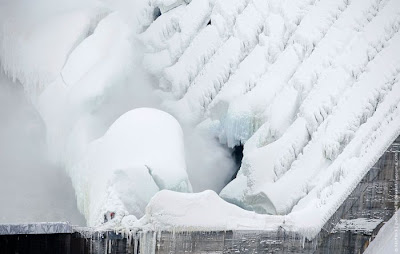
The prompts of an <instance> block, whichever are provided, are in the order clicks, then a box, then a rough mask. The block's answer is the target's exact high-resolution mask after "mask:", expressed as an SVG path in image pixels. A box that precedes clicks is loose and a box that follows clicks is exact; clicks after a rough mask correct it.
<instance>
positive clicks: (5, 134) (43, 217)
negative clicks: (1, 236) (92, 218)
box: [0, 72, 85, 225]
mask: <svg viewBox="0 0 400 254" xmlns="http://www.w3.org/2000/svg"><path fill="white" fill-rule="evenodd" d="M0 123H1V124H0V208H1V209H0V223H28V222H43V221H69V222H71V223H73V224H77V225H85V220H84V218H83V216H82V215H81V214H80V213H79V211H78V209H77V207H76V199H75V193H74V190H73V188H72V184H71V181H70V180H69V178H68V176H67V175H66V173H65V172H64V170H62V169H61V168H59V167H56V166H54V165H52V164H51V163H50V162H49V161H48V160H47V158H46V153H45V126H44V124H43V122H42V121H41V119H40V116H39V114H38V113H37V112H36V111H35V109H34V107H33V106H32V104H31V103H30V102H29V100H27V98H26V96H25V94H24V91H23V89H22V86H21V84H18V83H14V82H12V81H10V80H9V79H8V78H6V77H5V75H4V73H3V72H0Z"/></svg>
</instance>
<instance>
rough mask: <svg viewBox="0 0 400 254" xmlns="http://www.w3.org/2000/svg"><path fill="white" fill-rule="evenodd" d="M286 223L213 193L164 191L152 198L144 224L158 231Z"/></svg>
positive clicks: (265, 226) (263, 227)
mask: <svg viewBox="0 0 400 254" xmlns="http://www.w3.org/2000/svg"><path fill="white" fill-rule="evenodd" d="M283 220H284V219H283V217H281V218H277V217H273V216H265V215H260V214H256V213H254V212H250V211H246V210H243V209H241V208H239V207H237V206H235V205H232V204H230V203H228V202H226V201H224V200H222V199H221V198H220V197H219V196H218V195H217V194H216V193H215V192H213V191H204V192H201V193H193V194H186V193H177V192H172V191H166V190H164V191H160V192H158V193H157V194H156V195H155V196H154V197H153V198H152V199H151V201H150V203H149V205H148V206H147V208H146V215H145V216H144V217H143V219H142V220H141V223H142V224H143V225H148V223H151V224H150V225H149V226H151V227H153V228H154V229H160V228H162V229H180V230H192V229H193V230H194V229H196V230H207V231H208V230H247V229H252V230H254V229H259V230H277V229H278V227H279V226H280V225H281V224H282V223H283Z"/></svg>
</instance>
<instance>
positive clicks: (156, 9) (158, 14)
mask: <svg viewBox="0 0 400 254" xmlns="http://www.w3.org/2000/svg"><path fill="white" fill-rule="evenodd" d="M160 16H161V10H160V8H158V7H156V8H155V9H154V11H153V19H154V20H156V19H157V18H158V17H160Z"/></svg>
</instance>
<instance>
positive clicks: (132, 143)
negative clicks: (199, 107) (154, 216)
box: [69, 108, 192, 226]
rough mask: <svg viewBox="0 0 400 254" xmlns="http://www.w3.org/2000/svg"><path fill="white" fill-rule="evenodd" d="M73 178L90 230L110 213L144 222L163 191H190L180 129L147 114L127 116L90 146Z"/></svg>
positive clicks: (158, 115)
mask: <svg viewBox="0 0 400 254" xmlns="http://www.w3.org/2000/svg"><path fill="white" fill-rule="evenodd" d="M160 126H162V128H160ZM69 174H70V175H71V177H72V183H73V185H74V187H75V189H76V190H77V200H78V207H79V209H80V210H81V211H82V213H83V214H84V215H85V217H86V219H87V221H88V224H89V225H90V226H97V225H100V224H102V223H104V214H107V213H111V212H114V213H116V215H115V216H117V217H122V216H125V215H128V214H132V215H135V216H136V217H139V218H140V217H141V216H143V214H144V209H145V207H146V205H147V203H148V201H149V200H150V198H151V197H152V196H153V195H154V194H155V193H156V192H157V191H159V190H162V189H169V190H175V191H180V192H191V190H192V188H191V185H190V183H189V180H188V176H187V174H186V164H185V158H184V147H183V133H182V130H181V127H180V125H179V123H178V122H177V121H176V120H175V119H174V118H173V117H172V116H171V115H169V114H167V113H165V112H162V111H160V110H156V109H149V108H140V109H135V110H132V111H129V112H127V113H125V114H124V115H122V116H121V117H120V118H119V119H117V120H116V121H115V122H114V123H113V125H112V126H111V127H110V128H109V129H108V131H107V132H106V134H105V135H104V136H103V137H101V138H100V139H97V140H95V141H93V142H91V143H90V144H89V147H88V149H87V152H86V153H85V155H84V156H83V158H82V159H81V160H80V161H79V162H78V163H76V164H75V165H74V166H72V167H71V168H70V169H69Z"/></svg>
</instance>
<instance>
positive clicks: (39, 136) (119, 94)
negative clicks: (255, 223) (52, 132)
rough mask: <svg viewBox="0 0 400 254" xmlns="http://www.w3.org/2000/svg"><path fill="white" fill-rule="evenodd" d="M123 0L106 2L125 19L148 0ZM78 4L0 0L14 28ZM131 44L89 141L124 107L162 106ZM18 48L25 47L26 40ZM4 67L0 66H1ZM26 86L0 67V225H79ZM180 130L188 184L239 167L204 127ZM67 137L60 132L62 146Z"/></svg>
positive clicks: (214, 181) (217, 186) (212, 180)
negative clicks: (128, 61)
mask: <svg viewBox="0 0 400 254" xmlns="http://www.w3.org/2000/svg"><path fill="white" fill-rule="evenodd" d="M86 2H89V1H86ZM111 2H112V1H111ZM111 2H109V3H111ZM126 2H127V1H115V2H113V5H109V7H110V8H111V9H113V10H117V11H121V13H122V14H123V16H124V17H125V18H126V19H127V20H126V22H127V23H128V24H133V23H134V20H135V16H134V15H129V10H132V11H133V13H134V10H136V9H138V8H137V7H138V6H139V5H143V4H144V3H145V2H146V1H144V0H143V1H139V0H137V1H132V2H130V4H129V5H126V4H125V3H126ZM61 3H62V4H61ZM78 3H80V1H72V2H69V3H68V4H66V1H49V0H47V1H44V0H40V1H34V3H33V2H32V3H29V1H24V0H22V1H14V0H9V1H7V0H0V9H1V8H3V7H5V6H7V9H8V10H13V11H15V12H16V14H18V15H15V18H16V19H18V20H17V21H18V22H17V23H18V26H21V25H22V26H24V24H25V25H26V23H30V22H31V21H32V20H35V19H43V17H44V16H46V15H50V14H51V15H54V14H55V13H57V12H62V11H63V10H64V9H65V10H67V9H69V8H73V7H74V6H76V5H77V4H78ZM104 3H107V1H104ZM1 5H3V6H1ZM126 6H129V9H127V8H125V7H126ZM63 8H64V9H63ZM4 10H6V8H3V11H4ZM25 12H28V15H26V19H25V17H24V16H23V15H21V14H22V13H25ZM0 15H1V11H0ZM28 21H29V22H28ZM0 22H4V19H3V21H2V19H1V18H0ZM0 25H1V23H0ZM15 32H16V33H18V31H15ZM0 39H1V38H0ZM0 42H1V41H0ZM132 47H133V56H134V57H133V59H132V70H131V72H130V73H129V75H127V77H126V78H124V81H123V82H122V83H120V84H119V85H118V86H117V88H116V89H113V90H112V91H109V93H108V95H107V96H106V97H105V98H103V101H102V103H101V105H100V106H99V108H97V110H96V111H95V112H91V113H90V114H89V115H88V117H87V118H88V119H89V120H88V121H89V122H90V124H89V125H90V128H89V132H90V135H89V136H90V137H89V138H90V140H89V141H92V140H95V139H97V138H100V137H101V136H102V135H104V133H105V132H106V131H107V129H108V128H109V127H110V126H111V124H112V123H113V122H114V121H115V120H116V119H117V118H118V117H119V116H121V115H122V114H124V113H125V112H127V111H129V110H132V109H134V108H139V107H152V108H158V109H161V110H163V108H162V106H161V105H162V104H161V101H162V98H160V94H162V93H159V92H157V89H158V88H157V87H158V79H157V78H155V77H152V76H150V75H149V74H148V73H147V72H146V71H145V70H144V68H143V67H142V58H143V52H144V50H143V47H144V46H143V45H141V44H140V42H138V41H137V40H135V39H134V38H132ZM3 50H4V48H3ZM5 50H7V48H6V49H5ZM10 50H11V49H10ZM24 50H25V51H24V52H29V45H27V47H24ZM49 50H51V49H49ZM0 57H1V55H0ZM28 57H29V56H28ZM4 61H5V59H1V58H0V63H2V64H7V63H5V62H4ZM3 67H4V66H2V65H1V64H0V69H1V70H2V69H3ZM24 85H25V84H24ZM26 90H27V89H26V87H25V92H24V88H23V86H22V85H21V83H19V82H18V81H17V80H16V81H12V80H11V78H10V77H7V75H5V74H4V72H3V71H1V72H0V123H1V124H0V191H1V192H0V207H1V209H0V223H21V222H38V221H70V222H71V223H73V224H78V225H84V224H85V220H84V218H83V216H82V215H81V214H80V213H79V211H78V209H77V205H76V198H75V192H74V190H73V187H72V184H71V181H70V179H69V177H68V176H67V173H66V172H65V170H64V168H63V167H62V166H60V165H59V164H55V163H54V161H57V160H56V159H55V158H52V157H51V156H52V155H51V153H48V149H49V147H48V144H47V143H46V142H47V140H46V137H47V136H48V131H49V130H46V128H47V129H48V128H51V127H52V126H46V123H45V121H44V120H43V119H42V118H41V115H40V112H38V111H37V110H36V108H35V106H34V104H33V103H31V101H30V100H31V99H32V97H30V95H29V94H27V93H26ZM54 100H57V98H54ZM59 113H60V114H63V113H64V112H59ZM62 117H63V118H68V117H69V116H66V115H63V116H62ZM182 128H183V131H184V139H185V158H186V164H187V172H188V175H189V179H190V181H191V184H192V186H193V190H194V191H195V192H199V191H203V190H206V189H211V190H214V191H216V192H217V193H219V192H220V190H221V189H222V188H223V187H224V186H225V185H226V184H227V183H228V182H229V181H230V180H231V178H232V176H233V175H234V174H235V172H236V169H237V165H236V164H235V163H234V160H233V158H232V155H231V153H232V151H231V150H230V149H228V148H226V147H224V146H222V145H221V144H219V143H218V141H217V140H216V139H215V138H214V137H213V136H212V135H211V134H210V133H207V132H204V131H199V130H198V129H196V128H195V127H194V126H182ZM78 131H80V130H79V128H78ZM68 137H69V136H68V135H65V136H63V135H60V140H59V141H58V142H59V143H60V147H63V144H64V142H66V140H65V138H68Z"/></svg>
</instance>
